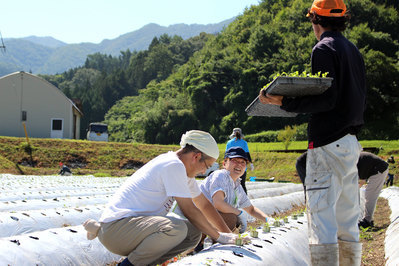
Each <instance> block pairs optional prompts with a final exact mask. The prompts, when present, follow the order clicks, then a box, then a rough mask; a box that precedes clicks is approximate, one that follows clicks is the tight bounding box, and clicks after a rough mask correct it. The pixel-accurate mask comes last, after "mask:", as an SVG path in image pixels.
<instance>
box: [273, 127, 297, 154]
mask: <svg viewBox="0 0 399 266" xmlns="http://www.w3.org/2000/svg"><path fill="white" fill-rule="evenodd" d="M295 134H296V126H293V127H291V126H286V127H285V128H284V130H280V131H279V133H278V135H277V140H278V141H281V142H282V143H283V144H284V148H285V150H288V146H290V144H291V142H292V141H293V140H295Z"/></svg>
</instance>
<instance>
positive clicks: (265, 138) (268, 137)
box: [245, 130, 278, 142]
mask: <svg viewBox="0 0 399 266" xmlns="http://www.w3.org/2000/svg"><path fill="white" fill-rule="evenodd" d="M277 135H278V131H271V130H268V131H263V132H260V133H256V134H251V135H246V136H245V140H246V141H248V142H277Z"/></svg>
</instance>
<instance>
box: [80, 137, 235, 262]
mask: <svg viewBox="0 0 399 266" xmlns="http://www.w3.org/2000/svg"><path fill="white" fill-rule="evenodd" d="M180 146H181V149H179V150H178V151H176V152H168V153H165V154H161V155H159V156H158V157H156V158H154V159H153V160H151V161H150V162H148V163H147V164H145V165H144V166H143V167H142V168H140V169H139V170H138V171H137V172H135V173H134V174H133V175H132V176H131V177H130V178H129V179H128V180H126V182H125V183H124V184H123V185H122V186H121V187H120V188H119V190H118V191H117V192H116V193H115V195H114V196H113V198H112V199H111V200H110V202H109V203H108V205H107V207H106V209H105V210H104V212H103V214H102V216H101V218H100V223H101V224H99V223H97V222H96V221H94V220H88V221H86V222H85V223H84V226H85V229H86V230H87V231H88V238H89V239H93V238H95V237H96V236H97V235H98V238H99V240H100V242H101V243H102V244H103V245H104V246H105V247H106V248H107V249H108V250H109V251H111V252H113V253H115V254H119V255H121V256H126V257H127V258H126V259H125V260H124V261H122V262H121V263H120V265H156V264H160V263H162V262H164V261H166V260H168V259H170V258H173V257H174V256H176V255H177V254H179V253H181V252H183V251H186V250H188V249H190V248H193V247H195V246H196V245H197V243H198V242H199V240H200V238H201V232H203V233H205V234H207V235H209V236H210V237H212V238H213V239H214V240H216V241H217V242H219V243H222V244H227V243H231V244H232V243H234V241H235V237H236V235H234V234H232V233H231V230H230V229H229V228H228V227H227V225H226V224H225V222H224V221H223V219H222V218H221V216H220V215H219V213H218V212H217V211H216V209H215V208H214V207H213V205H212V204H211V203H210V202H209V200H208V199H207V198H206V197H205V196H204V195H203V194H202V193H201V191H200V189H199V187H198V185H197V183H196V181H195V178H194V177H195V176H196V175H197V174H199V173H202V172H205V171H206V170H207V168H209V166H211V165H212V164H213V163H214V162H215V161H216V159H217V158H218V156H219V149H218V147H217V143H216V141H215V140H214V139H213V137H212V136H211V135H210V134H209V133H207V132H203V131H199V130H191V131H188V132H186V133H185V134H183V136H182V138H181V142H180ZM174 200H176V202H177V204H178V205H179V207H180V209H181V210H182V212H183V214H184V216H185V217H186V218H187V219H188V220H185V219H178V218H175V217H171V216H166V214H167V213H168V212H169V210H170V208H171V206H172V204H173V202H174Z"/></svg>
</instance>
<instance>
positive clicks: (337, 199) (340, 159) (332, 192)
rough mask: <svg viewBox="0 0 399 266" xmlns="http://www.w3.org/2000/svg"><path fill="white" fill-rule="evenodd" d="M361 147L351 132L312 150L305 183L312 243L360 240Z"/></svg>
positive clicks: (309, 154)
mask: <svg viewBox="0 0 399 266" xmlns="http://www.w3.org/2000/svg"><path fill="white" fill-rule="evenodd" d="M360 150H361V146H360V144H359V142H358V141H357V139H356V137H355V136H354V135H350V134H348V135H346V136H344V137H342V138H341V139H339V140H337V141H335V142H332V143H330V144H328V145H325V146H322V147H318V148H314V149H309V150H308V155H307V160H306V179H305V185H306V198H307V202H306V205H307V215H308V225H309V244H335V243H338V239H339V240H343V241H349V242H358V241H359V229H358V226H357V222H358V218H359V214H360V209H359V187H358V179H359V178H358V172H357V162H358V159H359V154H360Z"/></svg>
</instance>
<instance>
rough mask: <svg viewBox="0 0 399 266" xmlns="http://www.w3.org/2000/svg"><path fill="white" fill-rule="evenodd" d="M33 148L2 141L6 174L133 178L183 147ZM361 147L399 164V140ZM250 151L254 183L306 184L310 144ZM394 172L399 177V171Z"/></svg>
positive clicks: (82, 144)
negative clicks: (64, 169) (302, 158)
mask: <svg viewBox="0 0 399 266" xmlns="http://www.w3.org/2000/svg"><path fill="white" fill-rule="evenodd" d="M30 144H31V148H32V149H31V150H32V154H31V155H32V157H31V156H30V154H29V149H27V146H28V145H27V142H26V139H25V138H14V137H0V173H12V174H35V175H44V174H45V175H53V174H57V173H58V172H59V169H60V167H59V163H60V162H63V163H64V164H66V165H68V166H69V167H71V169H72V172H73V173H74V174H75V175H83V174H93V175H96V176H129V175H131V174H132V173H134V172H135V171H136V170H137V169H138V168H140V167H141V166H142V165H143V164H145V163H147V162H148V161H149V160H151V159H152V158H154V157H156V156H157V155H159V154H161V153H164V152H167V151H175V150H177V149H178V148H179V146H177V145H149V144H138V143H134V144H133V143H117V142H91V141H86V140H61V139H34V138H32V139H30ZM361 144H362V146H363V147H377V148H379V149H380V151H379V156H381V157H382V158H383V159H385V160H386V159H387V158H388V157H389V156H390V155H393V156H394V157H395V158H397V159H396V161H397V163H398V161H399V157H398V156H399V141H362V142H361ZM218 146H219V150H220V156H219V159H218V162H219V165H220V166H222V161H223V153H224V150H225V148H226V144H225V143H224V144H218ZM249 149H250V151H251V157H252V159H253V163H254V165H255V170H254V171H250V170H249V169H248V174H247V177H248V178H249V177H251V176H255V177H257V178H271V177H275V182H277V181H291V182H297V183H298V182H300V180H299V177H298V176H297V174H296V170H295V162H296V158H297V157H298V156H299V155H300V153H298V152H292V150H298V149H306V142H305V141H300V142H294V143H292V145H291V146H290V149H291V151H290V150H288V152H273V151H276V150H282V149H284V145H283V144H282V143H249ZM396 165H397V164H396ZM394 173H395V175H396V176H398V175H399V167H396V168H395V170H394ZM397 183H398V181H397V178H396V179H395V184H397Z"/></svg>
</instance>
